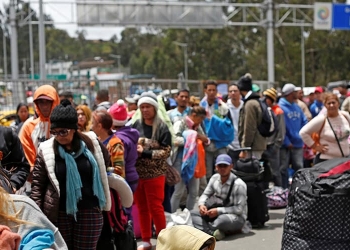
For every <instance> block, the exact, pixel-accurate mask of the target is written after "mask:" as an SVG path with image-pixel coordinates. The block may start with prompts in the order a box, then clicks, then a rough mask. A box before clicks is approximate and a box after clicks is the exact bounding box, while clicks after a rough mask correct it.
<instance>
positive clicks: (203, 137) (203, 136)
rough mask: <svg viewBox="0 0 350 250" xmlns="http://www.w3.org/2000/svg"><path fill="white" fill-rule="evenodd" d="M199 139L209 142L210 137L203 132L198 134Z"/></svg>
mask: <svg viewBox="0 0 350 250" xmlns="http://www.w3.org/2000/svg"><path fill="white" fill-rule="evenodd" d="M197 139H199V140H201V141H202V142H203V143H208V137H206V136H205V135H202V134H197Z"/></svg>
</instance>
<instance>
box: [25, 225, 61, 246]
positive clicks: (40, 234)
mask: <svg viewBox="0 0 350 250" xmlns="http://www.w3.org/2000/svg"><path fill="white" fill-rule="evenodd" d="M54 242H55V237H54V235H53V232H52V230H48V229H37V230H33V231H31V232H30V233H28V234H27V235H26V236H25V237H24V238H23V239H22V241H21V245H20V247H19V250H42V249H45V248H50V247H51V246H52V245H53V243H54Z"/></svg>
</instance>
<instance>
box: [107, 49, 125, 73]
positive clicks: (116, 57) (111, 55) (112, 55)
mask: <svg viewBox="0 0 350 250" xmlns="http://www.w3.org/2000/svg"><path fill="white" fill-rule="evenodd" d="M109 56H110V57H112V58H115V59H117V60H118V73H120V58H121V57H122V56H121V55H114V54H109Z"/></svg>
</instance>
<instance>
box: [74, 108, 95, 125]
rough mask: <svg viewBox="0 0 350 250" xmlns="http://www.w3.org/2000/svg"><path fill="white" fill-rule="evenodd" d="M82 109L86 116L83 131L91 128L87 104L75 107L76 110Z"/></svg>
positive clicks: (89, 111)
mask: <svg viewBox="0 0 350 250" xmlns="http://www.w3.org/2000/svg"><path fill="white" fill-rule="evenodd" d="M79 109H80V110H82V111H83V113H84V115H85V117H86V123H85V124H84V128H83V129H84V131H90V128H91V114H92V112H91V110H90V108H89V107H88V106H86V105H78V107H76V108H75V110H76V111H78V110H79Z"/></svg>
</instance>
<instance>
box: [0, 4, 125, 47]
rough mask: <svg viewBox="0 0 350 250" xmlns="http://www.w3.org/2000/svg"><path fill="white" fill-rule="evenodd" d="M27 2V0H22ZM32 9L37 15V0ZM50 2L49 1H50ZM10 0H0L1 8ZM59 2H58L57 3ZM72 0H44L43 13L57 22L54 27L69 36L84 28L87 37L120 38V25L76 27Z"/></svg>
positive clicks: (74, 7)
mask: <svg viewBox="0 0 350 250" xmlns="http://www.w3.org/2000/svg"><path fill="white" fill-rule="evenodd" d="M24 1H25V2H28V0H24ZM31 2H32V4H31V5H32V9H34V10H35V11H36V12H37V15H38V16H39V4H38V2H39V0H32V1H31ZM50 2H51V3H50ZM52 2H55V3H52ZM9 3H10V0H0V8H1V9H3V6H4V4H6V5H8V4H9ZM58 3H59V4H58ZM72 3H75V1H74V0H44V13H45V14H49V15H50V16H51V17H52V19H53V20H54V21H55V22H57V23H55V27H56V28H58V29H64V30H67V32H68V33H69V35H70V36H75V32H76V31H77V30H83V29H84V30H86V31H87V36H86V37H87V39H103V40H108V39H110V38H111V37H112V36H113V35H114V34H116V35H117V36H118V38H120V36H119V35H120V32H121V31H122V30H123V28H121V27H113V28H106V27H89V28H87V27H78V25H77V24H73V23H76V6H75V4H72Z"/></svg>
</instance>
